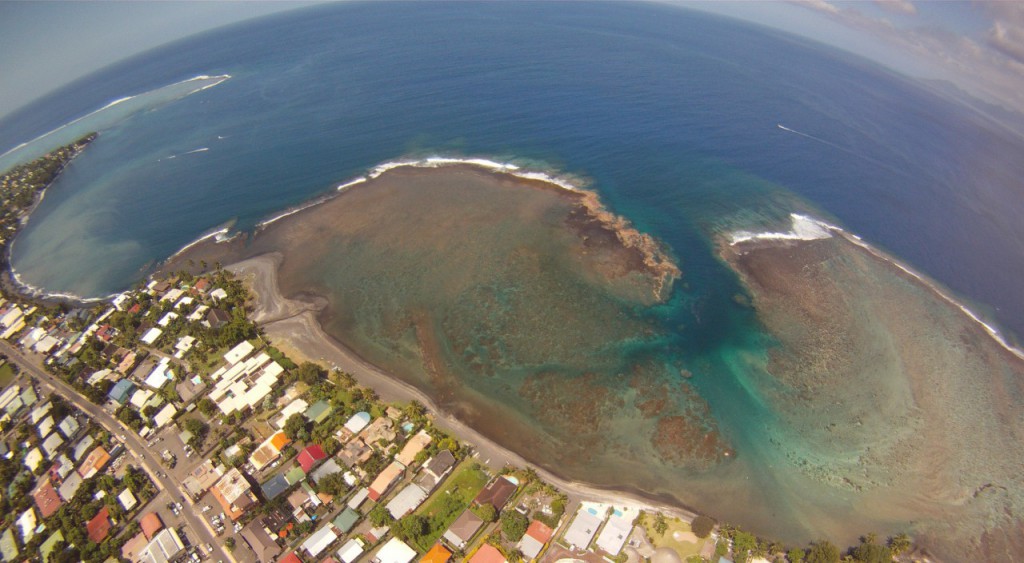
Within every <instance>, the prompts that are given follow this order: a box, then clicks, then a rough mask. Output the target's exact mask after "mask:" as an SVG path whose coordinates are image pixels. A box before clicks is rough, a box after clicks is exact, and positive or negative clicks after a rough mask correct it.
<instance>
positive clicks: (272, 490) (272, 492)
mask: <svg viewBox="0 0 1024 563" xmlns="http://www.w3.org/2000/svg"><path fill="white" fill-rule="evenodd" d="M290 486H291V485H289V484H288V481H287V480H286V479H285V478H284V475H280V474H279V475H274V476H273V477H271V478H270V480H269V481H267V482H266V483H263V485H262V488H263V496H265V497H266V498H267V500H271V499H273V498H274V497H276V496H277V495H280V494H281V493H283V492H285V491H287V490H288V487H290Z"/></svg>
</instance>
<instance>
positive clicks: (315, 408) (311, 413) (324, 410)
mask: <svg viewBox="0 0 1024 563" xmlns="http://www.w3.org/2000/svg"><path fill="white" fill-rule="evenodd" d="M333 410H334V407H332V406H331V405H330V404H329V403H328V402H327V401H317V402H315V403H313V404H312V405H310V406H309V408H308V409H306V412H305V413H303V416H305V417H306V419H307V420H312V421H313V422H315V423H317V424H319V423H321V422H323V421H324V420H327V417H328V416H330V415H331V412H332V411H333Z"/></svg>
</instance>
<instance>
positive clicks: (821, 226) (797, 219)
mask: <svg viewBox="0 0 1024 563" xmlns="http://www.w3.org/2000/svg"><path fill="white" fill-rule="evenodd" d="M780 127H781V125H780ZM801 134H802V133H801ZM789 216H790V219H791V221H792V225H793V226H792V229H791V230H790V231H789V232H766V233H752V232H750V231H736V232H734V233H733V234H732V235H731V237H730V242H729V244H730V246H735V245H737V244H742V243H745V242H753V241H760V240H793V241H810V240H819V239H823V238H829V237H831V236H832V233H835V234H837V235H839V236H841V237H843V238H844V239H845V240H847V241H849V242H851V243H853V244H854V245H856V246H858V247H860V248H862V249H864V250H865V251H867V252H868V253H870V254H871V255H872V256H874V257H875V258H878V259H879V260H882V261H884V262H887V263H889V264H891V265H893V266H895V267H897V268H899V269H900V270H901V271H903V272H904V273H906V274H907V275H909V276H911V277H913V278H914V279H915V280H917V281H918V282H920V283H921V284H922V285H924V286H925V287H927V288H928V289H930V290H932V291H933V292H934V293H935V294H936V295H938V296H939V297H940V298H941V299H942V300H943V301H945V302H946V303H948V304H950V305H952V306H953V307H955V308H957V309H959V310H960V312H962V313H963V314H964V315H966V316H967V317H968V318H969V319H971V320H972V321H974V322H975V323H977V324H978V325H980V326H981V328H982V329H983V330H984V331H985V332H986V333H987V334H988V335H989V336H990V337H991V338H992V339H993V340H995V341H996V342H997V343H998V344H999V345H1000V346H1002V347H1003V348H1004V349H1005V350H1006V351H1007V352H1009V353H1011V354H1013V355H1014V356H1016V357H1017V358H1018V359H1021V360H1024V350H1021V349H1020V348H1017V347H1015V346H1013V345H1012V344H1010V343H1009V342H1008V341H1007V340H1006V338H1005V337H1003V335H1002V334H1001V333H1000V332H999V330H998V329H996V328H995V327H994V326H992V325H990V324H989V323H987V322H985V321H984V319H982V318H981V316H980V315H978V314H977V313H975V312H974V311H972V310H971V309H970V308H968V307H967V306H966V305H964V304H963V303H961V302H960V301H958V300H957V299H956V297H954V296H953V295H952V294H950V293H949V292H947V291H946V290H944V289H943V288H941V287H940V286H939V285H937V284H936V283H934V282H932V281H930V280H929V279H928V278H926V277H925V276H923V275H922V274H919V273H917V272H916V271H914V270H913V269H912V268H911V267H909V266H907V265H906V264H904V263H903V262H900V261H899V260H897V259H896V258H895V257H893V256H890V255H888V254H887V253H885V252H884V251H882V250H879V249H877V248H875V247H874V246H872V245H870V244H868V243H866V242H864V239H862V238H861V237H859V236H857V235H855V234H853V233H849V232H847V231H846V230H845V229H843V228H842V227H839V226H836V225H832V224H830V223H826V222H825V221H822V220H820V219H815V218H813V217H809V216H807V215H801V214H799V213H790V215H789Z"/></svg>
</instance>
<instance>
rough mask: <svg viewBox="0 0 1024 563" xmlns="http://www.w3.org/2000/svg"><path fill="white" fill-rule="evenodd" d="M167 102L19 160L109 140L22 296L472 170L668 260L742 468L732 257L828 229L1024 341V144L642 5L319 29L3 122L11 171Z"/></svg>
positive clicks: (61, 100) (3, 161)
mask: <svg viewBox="0 0 1024 563" xmlns="http://www.w3.org/2000/svg"><path fill="white" fill-rule="evenodd" d="M220 74H229V75H231V78H230V79H228V80H226V81H224V82H223V83H221V84H219V85H216V86H213V87H211V88H209V89H206V90H203V91H201V92H196V93H193V94H191V95H188V96H184V97H182V96H180V95H177V94H175V93H174V92H177V90H173V88H174V87H172V90H173V92H172V91H171V90H167V87H168V86H169V85H173V84H179V83H181V82H182V81H184V80H187V79H190V78H192V77H195V76H197V75H220ZM178 89H179V90H180V86H179V87H178ZM144 93H149V94H147V96H151V98H152V101H146V102H145V103H142V102H140V101H139V100H141V99H142V98H136V99H135V100H136V101H135V102H132V103H125V104H119V105H117V106H113V107H112V108H110V109H108V110H104V111H103V112H99V113H96V114H93V115H91V116H90V117H88V118H86V119H83V120H81V121H79V122H76V123H75V124H74V125H72V126H69V127H68V128H66V129H63V130H61V131H60V132H59V133H57V134H54V135H50V136H47V137H44V138H43V139H41V140H38V141H35V142H33V143H30V144H29V145H28V146H27V147H25V149H23V150H21V151H19V152H14V153H11V154H10V155H8V156H5V157H0V168H5V167H6V166H8V165H10V164H12V163H14V162H16V161H18V160H19V159H21V160H23V159H26V158H31V156H32V155H33V154H39V153H41V152H45V151H46V150H49V149H50V148H53V146H56V145H59V144H62V143H64V142H68V141H70V140H72V139H73V138H76V137H77V136H81V135H82V134H84V133H86V132H89V131H91V130H95V129H99V132H100V137H99V138H98V140H97V141H95V142H94V143H93V144H92V145H90V147H89V148H88V149H87V150H86V151H85V152H84V153H83V154H82V155H81V156H80V157H79V158H78V159H77V160H76V161H75V162H74V163H73V164H72V165H71V166H70V167H69V168H68V169H67V171H66V172H65V174H64V175H63V176H62V177H61V178H60V180H59V181H58V182H57V183H56V184H55V185H54V186H53V187H51V188H50V189H49V190H48V191H47V193H46V197H45V199H44V201H43V202H42V203H41V204H40V206H39V208H38V209H37V211H36V212H35V214H33V216H32V218H31V220H30V222H29V224H28V226H27V227H26V229H25V230H24V231H23V232H22V233H21V234H20V235H19V237H18V239H17V240H16V243H15V245H14V248H13V256H12V259H13V265H14V267H15V269H16V270H17V271H18V273H19V275H20V276H21V278H22V280H23V281H24V282H26V283H29V284H31V285H33V286H36V287H39V288H42V289H45V290H46V291H49V292H62V293H71V294H75V295H79V296H84V297H98V296H104V295H108V294H110V293H113V292H117V291H121V290H123V289H126V288H128V287H130V286H132V285H133V284H135V283H137V282H139V281H140V280H141V279H142V278H143V277H144V276H145V275H146V274H147V273H148V272H150V271H151V269H152V268H153V267H154V265H155V264H157V263H158V262H159V261H161V260H163V259H165V258H167V257H168V256H169V255H171V254H173V253H175V252H176V251H177V250H179V249H180V248H182V247H183V246H185V245H187V244H188V243H190V242H191V241H194V240H195V239H196V238H197V237H200V236H201V235H203V234H205V233H209V232H211V231H213V230H216V229H219V228H221V227H223V226H225V225H229V226H230V227H231V228H232V229H235V230H243V231H244V230H248V229H251V228H252V227H253V226H254V225H256V224H257V223H258V222H259V221H261V220H264V219H266V218H268V217H271V216H274V215H275V214H277V213H279V212H281V211H282V210H284V209H288V208H290V207H293V206H296V205H299V204H301V203H302V202H305V201H308V200H310V199H311V198H314V197H316V196H319V195H322V194H326V193H330V192H332V191H333V189H334V187H335V186H337V185H338V184H340V183H343V182H345V181H346V180H348V179H351V178H353V177H356V176H358V175H361V174H364V173H365V172H366V171H367V170H368V169H369V168H371V167H373V166H374V165H376V164H378V163H381V162H385V161H391V160H395V159H398V158H402V157H408V156H417V157H420V156H429V155H455V156H473V157H485V158H489V159H492V160H499V161H509V162H514V163H517V164H519V165H522V166H527V167H531V168H535V169H539V170H550V171H554V172H559V173H566V174H571V175H574V176H578V177H580V178H584V179H586V180H587V181H588V182H589V185H590V186H591V187H592V188H593V189H595V190H596V191H598V192H599V193H600V194H601V195H602V197H603V199H604V200H605V201H606V202H607V203H608V205H609V207H610V208H612V209H613V210H614V211H615V212H617V213H620V214H622V215H625V216H626V217H628V218H629V219H630V220H632V221H633V222H634V223H635V224H636V225H637V226H638V227H639V228H640V229H641V230H643V231H646V232H649V233H651V234H653V235H655V236H656V237H658V238H659V239H660V240H662V241H664V242H665V243H667V245H668V246H669V247H670V249H671V251H672V252H673V253H674V255H675V256H676V257H677V258H678V261H679V263H680V266H681V268H682V270H683V281H682V283H681V284H680V286H679V287H680V290H679V291H677V293H676V295H675V297H674V299H673V300H672V302H671V303H670V304H669V305H667V306H665V310H664V311H661V312H660V313H659V314H661V315H663V316H664V317H665V319H664V320H665V324H666V326H678V327H679V334H678V335H675V336H674V337H673V342H672V344H673V346H675V347H676V348H677V349H680V350H682V354H683V355H686V356H688V357H698V356H701V357H705V359H706V360H707V362H708V364H709V365H711V366H712V367H710V368H709V371H711V372H714V373H732V374H733V375H732V376H729V377H726V376H723V377H719V378H717V379H712V380H707V381H700V380H698V381H696V383H695V385H696V386H697V387H699V391H700V393H701V395H702V397H703V398H704V399H706V400H707V401H708V403H709V404H710V405H711V408H712V411H713V413H714V415H715V416H716V418H717V419H719V420H720V421H722V427H723V429H724V431H725V433H726V435H727V437H729V438H730V439H731V440H733V442H734V443H736V444H737V447H738V449H739V450H740V451H744V452H749V451H755V450H767V448H766V447H764V445H763V444H765V443H766V442H765V436H767V430H765V428H767V427H768V423H767V422H765V421H766V420H769V419H771V418H772V415H771V413H770V412H768V411H767V410H766V409H767V407H765V406H764V405H762V404H760V403H759V402H758V400H759V399H758V398H757V397H756V396H755V395H756V394H754V393H748V390H747V389H746V384H745V383H744V377H743V375H742V372H743V369H745V368H742V367H737V366H739V365H740V362H741V361H740V360H737V359H736V358H738V357H740V356H742V354H743V353H745V352H744V351H745V350H746V349H748V347H752V348H757V347H758V346H761V345H760V344H757V345H756V346H755V345H751V346H748V345H749V344H750V343H751V342H755V343H757V342H760V340H761V339H762V337H763V335H762V334H761V333H759V332H758V325H757V322H756V320H755V319H754V316H753V314H752V313H751V312H750V311H749V309H746V308H743V307H741V306H739V305H737V304H736V302H735V298H736V296H737V294H741V293H743V291H744V290H743V289H742V288H741V286H740V284H739V282H738V281H737V278H736V275H735V274H734V273H733V272H732V271H731V270H730V269H729V268H728V267H726V266H725V265H724V264H723V263H722V262H721V261H720V260H719V259H718V258H717V257H716V256H715V253H714V248H713V244H714V242H713V241H714V238H715V236H716V235H720V234H723V233H725V232H727V231H729V230H733V229H756V228H773V229H777V228H784V227H785V226H786V221H787V218H788V215H789V213H790V212H793V211H800V212H804V213H808V214H811V215H814V216H817V217H819V218H822V219H824V220H827V221H829V222H832V223H836V224H839V225H842V226H843V227H844V228H845V229H847V230H848V231H850V232H852V233H855V234H857V235H859V236H861V237H863V239H864V240H865V241H868V242H870V243H871V244H873V245H875V246H877V247H880V248H882V249H885V250H886V251H888V252H890V253H892V254H893V255H895V256H897V257H898V258H900V259H901V260H903V261H905V262H906V263H908V264H910V265H911V266H912V267H914V268H916V269H917V270H919V271H921V272H923V273H924V274H926V275H927V276H929V277H931V278H933V279H935V280H937V281H938V282H940V283H941V284H943V285H945V286H947V287H948V288H950V289H951V290H952V291H953V292H954V293H956V294H957V295H958V296H960V297H962V298H963V299H964V300H965V301H967V302H969V303H970V304H971V307H972V308H973V309H975V310H977V311H979V312H980V313H982V314H983V315H984V316H986V317H987V318H989V319H993V320H994V321H996V322H997V323H998V324H999V325H1000V326H1002V327H1005V328H1006V329H1008V330H1009V331H1011V332H1012V333H1016V334H1024V299H1021V293H1020V280H1021V279H1024V221H1022V220H1021V219H1020V217H1022V216H1024V193H1022V192H1021V190H1020V186H1019V182H1020V178H1024V159H1021V158H1020V155H1022V154H1024V139H1022V138H1021V137H1020V136H1019V135H1017V134H1015V133H1012V132H1010V131H1009V130H1007V129H1005V128H1004V127H1002V126H1001V124H998V123H994V122H991V121H989V120H988V118H986V117H983V116H980V115H978V114H976V113H974V112H973V111H972V110H971V109H969V108H967V107H966V106H963V105H961V104H959V103H957V102H954V101H950V100H948V99H945V98H942V97H939V96H937V95H935V94H932V93H930V92H929V91H927V90H925V89H924V86H923V85H922V84H920V83H917V82H914V81H912V80H909V79H906V78H904V77H901V76H898V75H895V74H893V73H891V72H888V71H886V70H884V69H882V68H880V67H878V66H877V65H874V64H872V63H870V62H867V61H864V60H861V59H858V58H855V57H853V56H850V55H847V54H844V53H842V52H839V51H836V50H833V49H831V48H827V47H823V46H821V45H817V44H814V43H811V42H808V41H805V40H802V39H799V38H795V37H793V36H789V35H786V34H783V33H780V32H775V31H771V30H768V29H765V28H759V27H755V26H751V25H748V24H741V23H737V22H734V21H730V20H726V19H722V18H719V17H714V16H709V15H706V14H702V13H698V12H692V11H688V10H684V9H679V8H674V7H665V6H658V5H644V4H635V3H628V4H617V3H596V4H582V3H535V2H531V3H484V4H467V3H452V4H435V3H430V4H425V3H373V4H357V3H352V4H342V5H330V6H319V7H315V8H310V9H304V10H300V11H296V12H292V13H288V14H284V15H278V16H273V17H270V18H266V19H262V20H257V21H254V22H248V23H244V24H239V25H236V26H233V27H228V28H222V29H219V30H215V31H213V32H209V33H206V34H203V35H200V36H195V37H192V38H189V39H186V40H183V41H180V42H177V43H174V44H171V45H168V46H165V47H161V48H159V49H157V50H154V51H151V52H148V53H145V54H143V55H140V56H138V57H135V58H132V59H130V60H128V61H126V62H123V63H119V64H117V65H115V66H112V67H109V68H107V69H104V70H103V71H101V72H98V73H97V74H95V75H93V76H90V77H88V78H85V79H82V80H80V81H78V82H76V83H74V84H72V85H70V86H68V87H66V88H64V89H62V90H60V91H58V92H55V93H53V94H51V95H48V96H46V97H44V98H41V99H40V100H38V101H37V102H36V103H34V104H32V105H31V106H29V107H26V108H24V109H23V110H21V111H19V112H17V113H16V114H14V115H11V116H9V117H7V118H5V119H3V120H2V121H0V153H2V152H3V151H7V150H8V149H10V148H12V147H15V146H17V145H19V144H20V143H24V142H27V141H30V140H32V139H36V138H37V137H39V136H40V135H43V134H45V133H46V132H48V131H51V130H53V129H55V128H58V127H60V126H62V125H64V124H66V123H68V122H71V121H73V120H75V119H77V118H80V117H82V116H84V115H86V114H90V112H94V111H95V110H97V109H98V108H101V107H103V106H104V105H106V104H108V103H110V102H111V101H114V100H117V99H120V98H123V97H125V96H133V95H139V94H144ZM146 100H149V98H146ZM132 104H134V105H132ZM780 124H781V125H784V126H785V127H787V128H789V129H792V130H794V131H798V132H799V134H798V133H794V132H792V131H786V130H784V129H781V128H779V127H778V126H779V125H780ZM172 156H173V157H174V158H170V157H172ZM762 348H763V347H762ZM744 447H745V448H747V449H744ZM762 454H763V455H764V456H765V457H764V459H765V460H766V464H767V462H768V461H770V460H773V461H772V462H779V463H781V461H780V460H778V459H775V458H772V457H771V456H772V455H775V454H773V453H771V452H767V451H765V452H759V453H758V454H756V455H762ZM780 471H781V470H780ZM763 479H764V482H763V483H762V484H761V485H762V489H763V490H765V491H768V492H767V493H765V494H767V495H769V496H771V495H772V494H773V493H772V487H776V486H778V487H779V488H780V489H781V488H782V486H781V485H779V484H778V483H779V482H777V481H774V479H776V477H775V476H774V474H769V473H767V472H766V473H765V474H764V476H763ZM788 498H791V497H785V493H778V498H775V500H776V501H778V503H779V504H778V505H777V506H781V505H782V504H784V503H785V502H787V501H788ZM772 510H774V508H772ZM766 514H767V513H766ZM772 517H774V516H773V515H769V516H765V520H766V521H767V520H769V519H770V518H772ZM762 525H763V528H764V529H770V525H764V524H762ZM784 525H789V524H788V523H786V524H784ZM780 526H781V524H780Z"/></svg>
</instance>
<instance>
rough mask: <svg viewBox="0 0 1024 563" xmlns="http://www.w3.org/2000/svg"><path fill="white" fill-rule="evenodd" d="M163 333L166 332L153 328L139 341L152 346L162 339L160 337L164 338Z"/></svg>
mask: <svg viewBox="0 0 1024 563" xmlns="http://www.w3.org/2000/svg"><path fill="white" fill-rule="evenodd" d="M163 333H164V331H162V330H160V329H159V328H156V327H153V328H151V329H149V330H147V331H146V333H145V334H143V335H142V338H140V339H139V341H140V342H142V343H143V344H146V345H148V346H152V345H153V344H155V343H156V341H157V340H159V339H160V336H162V335H163Z"/></svg>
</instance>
